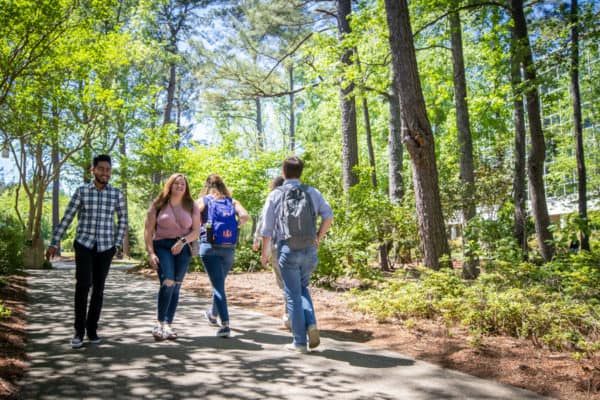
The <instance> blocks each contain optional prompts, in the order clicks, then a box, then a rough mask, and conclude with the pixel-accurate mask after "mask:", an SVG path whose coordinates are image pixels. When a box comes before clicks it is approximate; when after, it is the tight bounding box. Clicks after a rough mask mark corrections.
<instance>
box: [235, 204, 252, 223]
mask: <svg viewBox="0 0 600 400" xmlns="http://www.w3.org/2000/svg"><path fill="white" fill-rule="evenodd" d="M233 206H234V207H235V213H236V214H237V216H238V226H242V225H244V224H245V223H246V222H248V220H249V219H250V215H249V214H248V211H246V209H245V208H244V206H242V203H240V202H239V201H237V200H233Z"/></svg>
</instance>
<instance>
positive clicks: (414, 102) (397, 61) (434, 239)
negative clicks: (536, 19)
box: [385, 0, 450, 269]
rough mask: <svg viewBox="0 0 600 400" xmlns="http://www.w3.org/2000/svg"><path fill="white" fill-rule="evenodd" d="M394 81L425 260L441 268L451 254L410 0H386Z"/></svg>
mask: <svg viewBox="0 0 600 400" xmlns="http://www.w3.org/2000/svg"><path fill="white" fill-rule="evenodd" d="M385 9H386V17H387V24H388V29H389V31H390V35H389V41H390V48H391V52H392V68H393V69H392V70H393V75H394V79H393V81H394V82H396V83H397V84H398V93H399V94H400V109H401V112H402V118H403V120H404V121H405V122H406V128H407V129H406V132H404V136H403V142H404V143H405V144H406V147H407V150H408V153H409V154H410V156H411V160H412V169H413V180H414V187H415V197H416V206H417V220H418V228H419V238H420V240H421V246H422V247H423V263H424V264H425V266H426V267H428V268H433V269H439V268H440V267H441V266H442V264H441V258H442V257H444V256H446V257H448V258H449V257H450V247H449V246H448V239H447V237H446V230H445V225H444V217H443V214H442V206H441V200H440V192H439V185H438V173H437V166H436V161H435V145H434V140H433V132H432V130H431V125H430V124H429V120H428V119H427V110H426V108H425V99H424V98H423V91H422V89H421V82H420V80H419V71H418V67H417V58H416V54H415V48H414V44H413V33H412V29H411V26H410V17H409V12H408V4H407V1H406V0H385Z"/></svg>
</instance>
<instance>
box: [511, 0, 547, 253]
mask: <svg viewBox="0 0 600 400" xmlns="http://www.w3.org/2000/svg"><path fill="white" fill-rule="evenodd" d="M511 6H512V7H511V8H512V16H513V20H514V33H515V37H516V39H517V41H518V50H517V52H516V55H518V56H520V63H521V65H522V67H523V71H524V75H525V79H524V83H525V99H526V103H527V118H528V122H529V136H530V140H531V151H530V153H529V158H528V160H527V172H528V176H529V195H530V198H531V211H532V213H533V218H534V221H535V231H536V236H537V242H538V246H539V249H540V254H541V255H542V258H543V259H544V260H545V261H550V260H551V259H552V257H553V256H554V244H553V237H552V232H550V229H549V227H550V216H549V214H548V205H547V203H546V189H545V187H544V160H545V158H546V144H545V141H544V131H543V129H542V118H541V110H540V99H539V96H538V86H537V85H538V83H537V78H536V70H535V65H534V63H533V54H532V51H531V46H530V43H529V33H528V32H527V21H526V19H525V11H524V8H523V0H511Z"/></svg>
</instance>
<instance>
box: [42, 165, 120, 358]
mask: <svg viewBox="0 0 600 400" xmlns="http://www.w3.org/2000/svg"><path fill="white" fill-rule="evenodd" d="M91 171H92V174H93V175H94V181H93V182H90V183H89V184H87V185H84V186H80V187H79V188H78V189H77V190H76V191H75V193H74V194H73V197H71V201H70V202H69V205H68V206H67V210H66V211H65V215H64V216H63V218H62V220H61V221H60V224H58V226H57V227H56V229H55V231H54V234H53V236H52V242H51V244H50V246H49V247H48V250H47V251H46V258H47V259H48V260H50V259H51V258H52V257H54V255H55V254H56V250H57V248H58V245H59V243H60V239H61V238H62V237H63V236H64V234H65V232H66V231H67V228H68V227H69V225H70V224H71V222H72V221H73V218H74V217H75V215H77V219H78V224H77V234H76V235H75V241H74V242H73V247H74V248H75V279H76V282H77V283H76V286H75V335H74V336H73V339H71V347H73V348H78V347H81V346H83V337H84V335H85V333H86V331H87V336H88V339H89V341H90V343H94V344H98V343H100V342H101V341H102V339H100V337H99V336H98V333H97V330H98V320H99V319H100V312H101V311H102V300H103V297H104V282H105V281H106V277H107V275H108V270H109V268H110V263H111V261H112V258H113V256H114V255H115V253H116V252H117V251H120V250H121V246H122V243H123V238H124V237H125V229H126V227H127V206H126V203H125V197H124V196H123V193H122V192H121V191H120V190H119V189H117V188H115V187H112V186H110V185H109V184H108V181H109V179H110V175H111V159H110V156H108V155H106V154H102V155H99V156H96V157H94V161H93V166H92V169H91ZM115 213H116V214H117V219H118V227H117V232H116V234H115V219H114V215H115ZM90 287H92V288H93V289H92V295H91V299H90V305H89V309H88V305H87V303H88V293H89V290H90Z"/></svg>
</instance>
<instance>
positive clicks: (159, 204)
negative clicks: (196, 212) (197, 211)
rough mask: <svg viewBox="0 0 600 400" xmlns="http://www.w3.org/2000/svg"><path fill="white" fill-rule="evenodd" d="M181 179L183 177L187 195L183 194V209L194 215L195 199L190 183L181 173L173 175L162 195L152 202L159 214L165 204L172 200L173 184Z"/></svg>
mask: <svg viewBox="0 0 600 400" xmlns="http://www.w3.org/2000/svg"><path fill="white" fill-rule="evenodd" d="M179 177H182V178H183V180H184V181H185V193H184V194H183V198H182V199H181V204H182V206H183V208H185V209H186V210H188V211H189V212H190V214H192V211H193V209H194V199H193V198H192V195H191V194H190V184H189V183H188V180H187V178H186V177H185V175H183V174H180V173H175V174H173V175H171V176H170V177H169V179H167V181H166V182H165V186H163V188H162V190H161V192H160V194H159V195H158V196H156V198H155V199H154V200H153V201H152V205H153V206H154V208H155V209H156V211H157V212H158V211H160V210H161V209H162V208H163V207H164V206H165V204H167V203H168V202H169V200H171V187H172V186H173V183H175V180H177V178H179Z"/></svg>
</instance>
